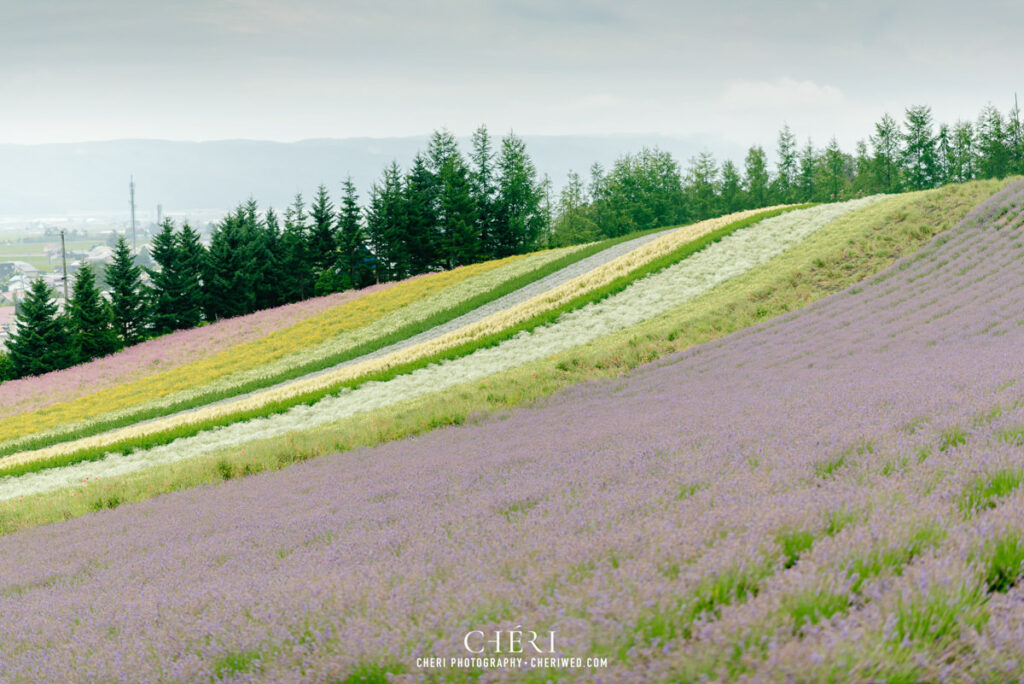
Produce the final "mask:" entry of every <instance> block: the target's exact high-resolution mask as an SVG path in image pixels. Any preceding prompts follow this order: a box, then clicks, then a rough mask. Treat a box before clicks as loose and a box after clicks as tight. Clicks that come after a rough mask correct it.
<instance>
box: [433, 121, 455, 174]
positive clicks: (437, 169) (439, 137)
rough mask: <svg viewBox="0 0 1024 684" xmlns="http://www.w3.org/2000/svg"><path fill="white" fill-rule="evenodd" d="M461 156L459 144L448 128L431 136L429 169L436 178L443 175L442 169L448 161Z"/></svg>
mask: <svg viewBox="0 0 1024 684" xmlns="http://www.w3.org/2000/svg"><path fill="white" fill-rule="evenodd" d="M459 156H461V155H460V154H459V144H458V142H456V140H455V136H454V135H452V132H451V131H449V130H448V129H446V128H442V129H441V130H439V131H434V133H433V134H432V135H431V136H430V143H429V144H428V145H427V160H428V161H429V168H430V170H431V171H432V172H433V173H434V175H435V176H440V175H441V169H442V168H443V167H444V165H445V164H446V163H447V162H448V160H450V159H453V158H455V157H459Z"/></svg>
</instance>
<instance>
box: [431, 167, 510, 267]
mask: <svg viewBox="0 0 1024 684" xmlns="http://www.w3.org/2000/svg"><path fill="white" fill-rule="evenodd" d="M440 181H441V197H440V200H441V201H440V213H439V218H440V225H441V230H442V234H443V240H444V242H443V244H444V254H443V256H444V260H445V264H446V265H447V267H448V268H455V267H456V266H463V265H465V264H471V263H473V262H475V261H476V260H477V257H478V254H479V249H480V235H479V234H478V233H477V220H476V203H475V202H474V201H473V195H472V192H471V189H470V180H469V169H467V168H466V164H465V162H463V160H462V157H461V156H453V157H449V158H448V160H447V161H445V163H444V166H442V167H441V173H440ZM499 197H500V196H499ZM499 201H501V200H499ZM502 208H503V209H507V207H504V206H503V207H502ZM501 220H502V217H499V224H500V222H501ZM506 225H508V224H506Z"/></svg>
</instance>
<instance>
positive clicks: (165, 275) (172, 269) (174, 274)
mask: <svg viewBox="0 0 1024 684" xmlns="http://www.w3.org/2000/svg"><path fill="white" fill-rule="evenodd" d="M150 255H151V256H152V258H153V261H154V262H156V264H157V266H159V267H160V268H159V269H158V270H157V269H146V270H147V271H148V273H149V277H150V279H151V282H152V285H151V291H150V293H149V294H150V300H151V303H150V311H151V321H152V325H153V332H154V333H156V334H157V335H163V334H165V333H169V332H171V331H173V330H177V329H178V328H179V327H180V326H179V325H178V299H179V297H180V296H181V292H182V279H181V271H180V258H179V255H178V240H177V238H176V237H175V235H174V221H172V220H171V219H170V218H166V219H164V221H163V223H161V224H160V232H159V233H157V235H156V237H154V238H153V249H152V251H151V252H150Z"/></svg>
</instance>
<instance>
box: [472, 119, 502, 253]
mask: <svg viewBox="0 0 1024 684" xmlns="http://www.w3.org/2000/svg"><path fill="white" fill-rule="evenodd" d="M472 145H473V150H472V153H471V154H470V157H469V158H470V163H471V164H472V170H471V172H470V179H471V181H472V190H473V200H474V201H475V202H476V216H477V231H478V232H479V234H480V242H481V245H482V246H481V250H480V256H481V257H482V258H489V257H493V256H495V255H496V254H497V253H498V249H497V247H498V246H497V244H496V243H497V236H496V235H495V223H496V221H497V215H496V214H497V208H498V207H497V187H496V186H495V179H494V150H493V149H492V147H491V137H490V134H489V133H488V132H487V127H486V126H480V128H478V129H476V131H474V132H473V140H472Z"/></svg>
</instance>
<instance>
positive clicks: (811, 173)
mask: <svg viewBox="0 0 1024 684" xmlns="http://www.w3.org/2000/svg"><path fill="white" fill-rule="evenodd" d="M817 165H818V158H817V157H816V156H815V154H814V144H813V143H812V142H811V140H810V138H808V139H807V144H806V145H804V149H803V151H801V152H800V175H799V176H798V177H797V192H798V194H799V197H800V201H801V202H810V201H811V200H813V199H814V195H815V191H816V187H815V182H814V177H815V175H816V174H817Z"/></svg>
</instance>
